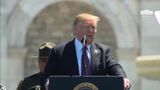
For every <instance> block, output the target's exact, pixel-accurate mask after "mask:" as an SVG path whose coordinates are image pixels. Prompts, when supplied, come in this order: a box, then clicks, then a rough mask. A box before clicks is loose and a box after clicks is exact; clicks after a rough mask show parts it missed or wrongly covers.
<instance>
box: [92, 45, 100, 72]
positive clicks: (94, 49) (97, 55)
mask: <svg viewBox="0 0 160 90" xmlns="http://www.w3.org/2000/svg"><path fill="white" fill-rule="evenodd" d="M100 56H101V54H100V50H99V49H98V48H97V47H96V45H95V43H93V44H92V45H91V71H92V75H93V74H96V71H98V70H97V69H98V67H97V66H98V65H99V64H100V61H99V60H100V58H101V57H100Z"/></svg>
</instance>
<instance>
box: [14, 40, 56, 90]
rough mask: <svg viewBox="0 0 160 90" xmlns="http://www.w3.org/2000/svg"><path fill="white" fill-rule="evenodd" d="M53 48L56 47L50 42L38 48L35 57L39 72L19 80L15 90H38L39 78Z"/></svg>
mask: <svg viewBox="0 0 160 90" xmlns="http://www.w3.org/2000/svg"><path fill="white" fill-rule="evenodd" d="M54 46H56V45H55V44H54V43H51V42H45V43H43V44H42V45H41V46H40V48H39V55H38V57H37V58H38V65H39V69H40V72H39V73H36V74H34V75H31V76H28V77H26V78H24V80H21V81H20V82H19V85H18V87H17V90H39V89H40V77H41V75H42V74H43V72H44V68H45V66H46V64H47V62H48V56H49V54H50V52H51V49H52V48H53V47H54ZM34 58H36V57H34ZM37 58H36V59H37Z"/></svg>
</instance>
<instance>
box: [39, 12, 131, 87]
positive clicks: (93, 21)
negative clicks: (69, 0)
mask: <svg viewBox="0 0 160 90" xmlns="http://www.w3.org/2000/svg"><path fill="white" fill-rule="evenodd" d="M99 20H100V18H99V17H97V16H95V15H91V14H87V13H82V14H79V15H78V16H76V17H75V19H74V24H73V34H74V36H75V38H74V39H73V40H71V41H69V42H67V43H63V44H60V45H57V46H56V47H55V48H54V49H52V51H51V54H50V56H49V61H48V63H47V65H46V68H45V71H44V74H43V77H42V79H41V80H42V85H44V83H45V79H46V78H48V76H49V75H70V76H73V75H80V76H82V75H84V73H85V75H108V76H122V77H124V87H125V89H128V88H130V86H131V84H130V81H129V80H128V79H127V78H126V74H125V72H124V70H123V69H122V67H121V65H120V64H118V63H117V62H116V60H114V59H113V58H112V56H111V52H110V49H109V48H108V47H107V46H105V45H103V44H100V43H95V42H93V41H94V36H95V34H96V32H97V23H98V21H99ZM83 47H86V48H88V49H87V50H86V51H85V53H86V57H87V60H88V61H87V62H85V61H82V58H83V57H82V56H83ZM82 62H83V63H82ZM86 63H89V64H86ZM82 64H85V65H82ZM84 66H85V67H84ZM84 68H85V69H84ZM83 70H84V71H83ZM43 89H44V88H43Z"/></svg>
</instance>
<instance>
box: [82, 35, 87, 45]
mask: <svg viewBox="0 0 160 90" xmlns="http://www.w3.org/2000/svg"><path fill="white" fill-rule="evenodd" d="M81 43H82V44H83V45H86V43H87V37H86V35H84V36H83V38H82V40H81Z"/></svg>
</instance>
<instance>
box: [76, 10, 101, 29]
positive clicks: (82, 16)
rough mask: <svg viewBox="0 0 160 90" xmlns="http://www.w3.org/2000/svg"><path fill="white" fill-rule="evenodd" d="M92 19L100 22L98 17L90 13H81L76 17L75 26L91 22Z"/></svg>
mask: <svg viewBox="0 0 160 90" xmlns="http://www.w3.org/2000/svg"><path fill="white" fill-rule="evenodd" d="M90 19H92V20H96V21H97V22H98V21H99V20H100V18H99V17H98V16H95V15H92V14H88V13H81V14H78V15H77V16H76V17H75V19H74V23H73V26H75V25H76V24H77V23H78V22H81V21H85V20H90Z"/></svg>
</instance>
